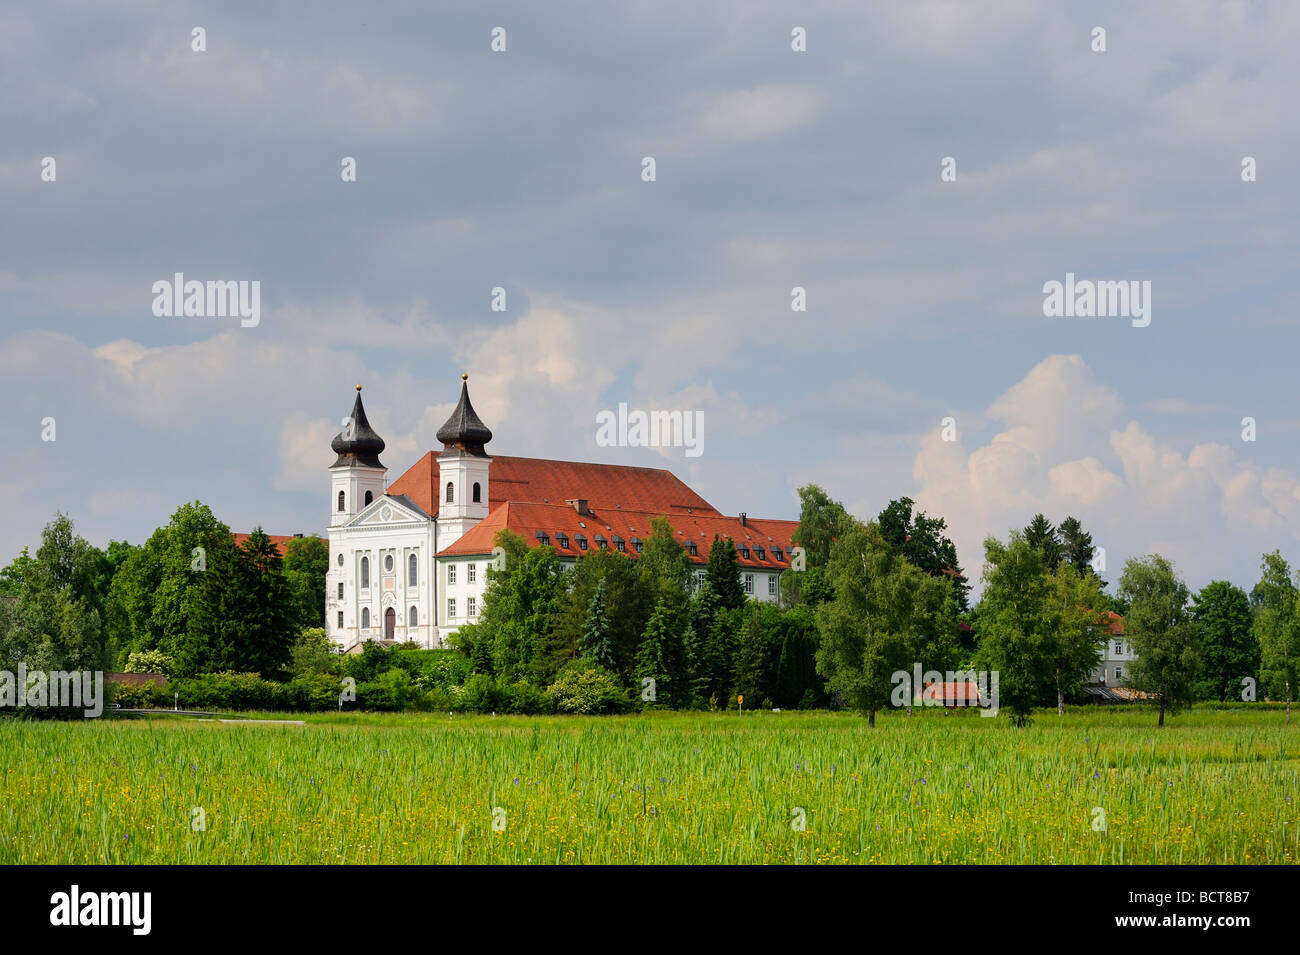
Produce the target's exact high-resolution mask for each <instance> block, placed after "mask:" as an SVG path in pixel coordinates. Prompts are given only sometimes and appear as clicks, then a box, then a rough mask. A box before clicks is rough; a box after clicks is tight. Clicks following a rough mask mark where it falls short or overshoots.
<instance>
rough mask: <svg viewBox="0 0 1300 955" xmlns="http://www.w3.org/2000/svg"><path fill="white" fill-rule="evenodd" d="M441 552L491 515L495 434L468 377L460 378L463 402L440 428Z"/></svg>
mask: <svg viewBox="0 0 1300 955" xmlns="http://www.w3.org/2000/svg"><path fill="white" fill-rule="evenodd" d="M438 440H439V441H441V442H442V453H441V454H439V455H438V474H439V482H440V483H441V485H442V487H441V488H437V489H435V490H436V491H437V492H438V500H437V503H438V549H439V550H442V549H443V548H444V547H448V546H450V545H451V544H454V543H455V542H456V541H457V540H458V539H459V538H460V537H461V536H462V535H463V534H464V533H465V532H466V531H468V530H469V529H470V528H471V527H473V526H474V525H475V524H477V523H478V522H479V521H481V520H483V518H485V517H487V513H488V470H489V468H490V466H491V463H492V459H491V458H490V457H488V453H487V450H486V449H485V448H484V445H486V444H487V443H488V442H489V441H491V440H492V431H491V430H490V429H489V428H488V426H487V425H485V424H484V423H483V419H482V418H480V417H479V416H478V414H477V413H476V412H475V411H474V406H473V405H472V404H471V403H470V400H469V375H461V376H460V401H459V402H458V403H457V404H456V409H455V410H454V411H452V413H451V417H449V418H448V419H447V423H446V424H444V425H443V426H442V427H441V428H439V429H438Z"/></svg>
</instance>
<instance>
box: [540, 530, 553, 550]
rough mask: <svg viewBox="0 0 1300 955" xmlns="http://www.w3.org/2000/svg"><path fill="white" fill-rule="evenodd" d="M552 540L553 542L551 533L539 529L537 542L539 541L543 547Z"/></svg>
mask: <svg viewBox="0 0 1300 955" xmlns="http://www.w3.org/2000/svg"><path fill="white" fill-rule="evenodd" d="M550 542H551V535H550V534H548V533H546V531H538V532H537V543H539V544H541V545H542V546H543V547H545V546H546V545H547V544H549V543H550Z"/></svg>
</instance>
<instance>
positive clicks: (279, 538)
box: [232, 534, 314, 557]
mask: <svg viewBox="0 0 1300 955" xmlns="http://www.w3.org/2000/svg"><path fill="white" fill-rule="evenodd" d="M232 536H233V537H234V538H235V546H236V547H238V546H239V545H241V544H243V543H244V541H246V540H248V538H249V537H250V536H252V535H250V534H234V535H232ZM266 536H267V537H269V538H271V543H272V544H274V545H275V549H276V550H278V551H279V552H280V556H281V557H283V556H284V554H285V549H286V548H287V547H288V546H289V541H291V540H293V539H294V538H295V537H302V536H303V535H301V534H267V535H266ZM313 536H314V535H313Z"/></svg>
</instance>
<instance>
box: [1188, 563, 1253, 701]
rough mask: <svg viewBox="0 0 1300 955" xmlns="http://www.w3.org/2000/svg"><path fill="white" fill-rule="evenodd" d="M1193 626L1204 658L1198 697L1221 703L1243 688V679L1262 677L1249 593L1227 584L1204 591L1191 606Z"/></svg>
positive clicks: (1213, 583)
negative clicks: (1236, 689) (1232, 692)
mask: <svg viewBox="0 0 1300 955" xmlns="http://www.w3.org/2000/svg"><path fill="white" fill-rule="evenodd" d="M1192 623H1193V624H1194V625H1195V626H1196V644H1197V649H1198V650H1199V651H1200V655H1201V672H1200V678H1199V681H1198V683H1197V691H1198V692H1197V694H1196V695H1197V696H1199V697H1202V698H1209V699H1216V700H1218V701H1219V702H1220V703H1222V702H1224V701H1225V700H1227V698H1228V693H1229V692H1230V691H1232V690H1233V689H1234V688H1238V687H1240V686H1241V685H1242V678H1243V677H1250V678H1252V679H1253V678H1255V677H1256V676H1257V675H1258V673H1259V662H1260V647H1259V640H1258V639H1257V638H1256V636H1255V634H1254V633H1253V632H1252V630H1251V626H1252V624H1253V623H1254V618H1253V617H1252V615H1251V612H1250V597H1248V596H1247V595H1246V591H1244V590H1242V589H1241V588H1240V587H1238V586H1236V585H1235V584H1231V583H1229V582H1228V581H1226V580H1215V581H1211V582H1210V583H1208V584H1206V585H1205V586H1204V587H1202V588H1201V592H1200V593H1198V594H1197V595H1196V598H1195V600H1194V602H1193V604H1192Z"/></svg>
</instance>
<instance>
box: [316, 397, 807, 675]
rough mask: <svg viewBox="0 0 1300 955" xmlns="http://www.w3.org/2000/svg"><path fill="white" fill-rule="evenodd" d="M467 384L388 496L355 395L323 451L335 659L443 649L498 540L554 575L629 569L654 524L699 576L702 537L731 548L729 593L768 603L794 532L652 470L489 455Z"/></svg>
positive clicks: (463, 618) (789, 524)
mask: <svg viewBox="0 0 1300 955" xmlns="http://www.w3.org/2000/svg"><path fill="white" fill-rule="evenodd" d="M467 379H468V376H467V375H462V376H461V390H460V402H459V404H457V406H456V409H455V411H453V412H452V414H451V417H450V418H448V419H447V422H446V423H445V424H444V425H443V426H442V427H441V428H439V429H438V432H437V439H438V441H439V442H441V443H442V450H441V451H438V452H435V451H430V452H428V453H426V454H425V455H423V456H422V457H421V458H420V459H419V460H418V461H416V462H415V463H414V464H412V465H411V466H410V467H409V468H408V469H407V470H406V471H405V472H404V473H403V474H402V476H401V477H399V478H398V479H397V480H396V481H393V482H392V483H391V484H388V483H387V481H386V474H387V472H388V469H387V468H386V467H385V466H384V465H383V463H381V462H380V460H379V455H380V454H381V453H383V451H384V441H383V439H382V438H381V437H380V436H379V435H378V434H376V433H375V431H374V429H373V428H371V426H370V422H369V421H367V420H366V412H365V408H364V407H363V406H362V403H361V386H360V385H358V386H357V396H356V401H355V403H354V404H353V406H352V414H351V415H350V417H349V418H348V419H347V424H346V427H345V428H344V430H343V431H342V432H341V433H340V434H338V435H337V436H335V438H334V441H333V443H332V444H331V447H332V448H333V450H334V453H335V455H336V459H335V461H334V463H333V464H332V465H331V466H330V469H329V470H330V515H331V519H330V526H329V550H330V564H329V574H328V576H327V579H326V594H325V610H326V614H325V617H326V624H327V628H326V629H327V631H328V633H329V635H330V638H331V639H332V640H333V641H334V642H335V643H337V644H339V645H340V646H341V647H342V648H343V649H344V650H357V649H359V648H360V646H361V645H362V644H363V643H364V642H365V641H367V640H374V641H377V642H379V643H384V644H387V643H402V642H406V641H414V642H416V643H418V644H419V645H421V646H424V647H439V646H443V645H445V641H446V638H447V637H448V636H450V635H451V634H453V633H455V632H456V630H457V629H458V628H459V627H461V626H462V625H464V624H466V623H470V622H473V621H474V620H476V619H477V618H478V616H479V615H480V614H481V613H482V610H483V594H484V591H485V590H486V586H487V569H488V566H489V565H490V564H491V563H492V562H493V560H494V559H495V557H494V548H495V538H496V535H497V533H498V532H500V531H501V530H503V529H508V530H510V531H513V532H514V533H516V534H518V535H519V536H521V537H522V538H524V540H525V541H526V542H527V543H528V544H529V545H530V546H534V547H539V546H551V547H553V548H555V550H556V552H557V554H559V556H560V559H561V560H562V561H564V562H565V563H567V564H572V563H574V562H576V561H577V560H580V559H581V558H582V556H583V555H584V554H586V553H592V552H594V551H596V550H600V549H610V550H617V551H621V552H623V553H626V554H628V555H629V556H631V557H632V558H634V559H635V557H636V555H637V554H638V553H640V549H641V539H642V536H643V535H648V534H649V531H650V522H651V520H652V519H654V518H655V517H659V516H663V517H666V518H667V519H668V520H669V522H670V524H671V525H672V527H673V530H674V532H675V533H676V535H677V538H678V540H679V541H680V542H681V544H682V546H683V548H685V550H686V552H687V553H688V554H689V555H690V558H691V561H692V562H693V563H694V564H695V566H696V577H697V579H699V578H702V577H703V574H704V565H705V562H706V560H707V559H708V554H709V548H710V546H711V545H712V542H713V540H714V538H715V536H716V537H718V538H728V537H729V538H731V539H732V540H733V541H734V542H735V545H736V551H737V556H738V559H739V564H740V568H741V570H740V575H741V584H742V586H743V587H744V589H745V591H746V593H748V594H750V595H751V596H753V597H754V598H756V599H758V600H773V601H774V600H776V599H777V595H778V593H779V592H780V587H779V583H778V580H779V578H780V575H781V573H782V572H783V571H784V570H786V569H788V568H789V566H790V549H791V543H790V535H791V534H792V533H793V532H794V529H795V527H796V526H797V522H795V521H778V520H766V519H764V520H755V519H752V518H749V517H747V516H746V515H745V514H741V515H739V516H737V517H729V516H726V515H724V514H722V513H720V512H719V511H718V510H717V509H715V508H714V507H713V506H712V505H711V504H709V503H708V502H707V501H705V500H704V499H703V498H702V497H700V496H699V495H698V494H696V493H695V492H694V491H692V490H691V489H690V488H689V487H687V486H686V485H685V484H684V483H683V482H682V481H680V480H679V479H678V478H677V477H676V476H675V475H674V474H672V472H670V471H667V470H663V469H660V468H643V467H629V466H626V465H614V464H589V463H579V462H572V461H551V460H546V459H541V458H518V457H507V456H504V455H491V456H490V455H489V454H488V453H487V448H486V446H487V444H488V442H490V441H491V440H492V432H491V431H490V430H489V429H488V427H487V426H486V425H485V424H484V423H483V422H482V420H481V419H480V418H479V416H478V415H477V414H476V413H475V412H474V406H473V405H472V404H471V403H470V400H469V385H468V381H467Z"/></svg>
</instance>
